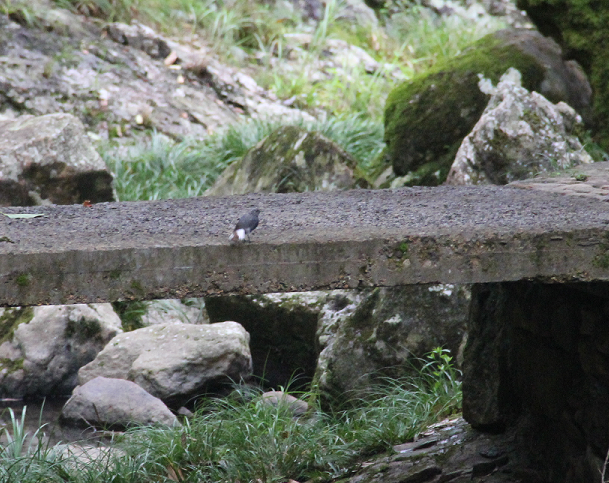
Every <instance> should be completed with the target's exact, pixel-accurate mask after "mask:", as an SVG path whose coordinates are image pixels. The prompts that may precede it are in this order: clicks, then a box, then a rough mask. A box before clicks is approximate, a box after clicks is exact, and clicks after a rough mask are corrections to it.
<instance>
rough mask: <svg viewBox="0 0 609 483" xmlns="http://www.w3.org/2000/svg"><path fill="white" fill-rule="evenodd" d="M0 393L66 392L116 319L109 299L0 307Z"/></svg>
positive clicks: (117, 326) (111, 334)
mask: <svg viewBox="0 0 609 483" xmlns="http://www.w3.org/2000/svg"><path fill="white" fill-rule="evenodd" d="M1 312H2V315H1V316H0V327H1V332H2V333H3V334H7V336H5V337H4V338H3V339H0V397H25V396H49V395H66V394H70V392H71V391H72V389H73V388H74V387H75V386H76V378H77V373H78V369H79V368H80V367H82V366H84V365H85V364H87V363H89V362H91V361H92V360H93V359H94V358H95V356H96V355H97V353H98V352H99V351H101V350H102V349H103V348H104V346H105V345H106V343H107V342H108V341H110V340H111V339H112V338H113V337H114V336H115V335H116V334H118V333H119V332H121V331H122V329H121V321H120V319H119V318H118V316H117V315H116V313H114V310H113V309H112V306H111V305H110V304H90V305H83V304H79V305H63V306H58V305H48V306H43V307H27V308H23V309H14V308H13V309H1Z"/></svg>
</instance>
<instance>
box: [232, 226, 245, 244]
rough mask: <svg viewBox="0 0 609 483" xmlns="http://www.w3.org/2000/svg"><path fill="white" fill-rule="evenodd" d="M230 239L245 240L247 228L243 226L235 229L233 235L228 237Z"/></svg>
mask: <svg viewBox="0 0 609 483" xmlns="http://www.w3.org/2000/svg"><path fill="white" fill-rule="evenodd" d="M228 239H229V240H230V241H237V240H239V241H241V240H245V230H244V229H243V228H239V229H238V230H235V231H234V232H233V234H232V235H231V236H229V237H228Z"/></svg>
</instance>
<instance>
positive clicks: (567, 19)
mask: <svg viewBox="0 0 609 483" xmlns="http://www.w3.org/2000/svg"><path fill="white" fill-rule="evenodd" d="M517 4H518V8H521V9H523V10H525V11H526V12H527V13H528V15H529V17H530V18H531V19H532V20H533V22H534V23H535V25H536V26H537V28H538V29H539V31H540V32H541V33H543V34H544V35H548V36H550V37H552V38H554V40H556V41H557V42H558V43H559V44H560V45H561V47H562V48H563V50H564V51H565V57H566V58H570V59H575V60H576V61H577V62H579V63H580V64H581V65H582V67H583V68H584V71H585V72H586V74H588V76H589V77H590V83H591V84H592V89H593V91H594V105H593V111H594V126H595V131H596V136H595V137H596V139H597V140H598V142H599V143H600V144H601V145H602V146H603V148H604V149H606V150H608V149H609V84H608V83H607V79H609V3H607V2H606V1H599V0H518V2H517ZM573 107H575V106H573Z"/></svg>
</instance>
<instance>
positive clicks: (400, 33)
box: [386, 4, 508, 73]
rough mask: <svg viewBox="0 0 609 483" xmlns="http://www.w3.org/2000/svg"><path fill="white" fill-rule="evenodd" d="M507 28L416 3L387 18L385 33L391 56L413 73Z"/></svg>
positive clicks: (498, 22)
mask: <svg viewBox="0 0 609 483" xmlns="http://www.w3.org/2000/svg"><path fill="white" fill-rule="evenodd" d="M507 26H508V25H507V24H506V22H505V21H503V20H501V19H498V18H496V17H485V18H480V19H476V20H473V19H470V18H465V17H462V16H459V15H448V16H445V15H439V14H438V13H436V12H434V11H433V10H431V9H429V8H427V7H424V6H421V5H417V4H415V5H411V6H404V8H403V10H402V11H401V12H399V13H396V14H395V15H393V16H392V17H391V18H389V19H388V20H387V26H386V31H387V35H388V37H389V38H390V39H391V43H392V44H393V48H392V50H393V52H394V55H395V56H396V57H398V58H399V59H401V61H403V62H404V63H405V64H406V66H408V67H410V68H411V70H412V73H416V72H419V71H422V70H425V69H426V68H428V67H430V66H431V65H433V64H435V63H436V62H438V61H440V60H445V59H448V58H451V57H454V56H456V55H458V54H460V53H461V52H462V51H463V50H464V49H465V48H466V47H468V46H469V45H471V44H473V43H474V42H475V41H476V40H479V39H480V38H482V37H484V36H485V35H487V34H490V33H492V32H495V31H496V30H499V29H502V28H505V27H507Z"/></svg>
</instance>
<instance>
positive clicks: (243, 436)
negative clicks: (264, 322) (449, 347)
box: [0, 348, 460, 483]
mask: <svg viewBox="0 0 609 483" xmlns="http://www.w3.org/2000/svg"><path fill="white" fill-rule="evenodd" d="M286 392H289V390H286ZM260 395H261V391H260V390H257V389H253V388H251V387H248V386H237V388H236V390H235V391H234V392H233V394H232V395H230V396H229V397H227V398H224V399H212V400H208V401H207V403H205V404H203V405H202V406H201V407H199V409H198V410H197V412H196V414H195V416H194V417H193V418H192V419H190V420H185V421H184V422H183V424H182V425H181V426H178V427H173V428H159V427H154V428H153V427H147V428H139V429H132V430H130V431H129V432H128V433H126V435H125V436H124V437H122V438H120V439H119V440H117V441H116V442H115V444H114V450H110V451H102V452H97V453H89V454H88V455H87V459H85V460H83V459H82V456H81V457H80V458H79V457H77V456H75V455H73V454H70V453H67V452H66V451H64V450H62V447H61V445H59V446H56V447H53V448H48V447H46V446H44V445H43V444H41V443H40V441H42V438H39V437H38V436H39V432H40V429H39V430H38V431H37V432H36V434H34V435H33V436H32V437H31V438H28V435H27V434H26V433H25V431H24V429H23V428H24V416H23V415H22V418H21V420H19V419H18V418H16V417H15V416H14V414H13V413H11V420H12V431H9V430H6V431H7V434H8V435H10V437H9V445H8V446H7V447H5V448H4V449H3V451H2V452H1V453H0V479H1V481H7V482H8V481H10V482H17V481H19V482H20V483H30V482H32V483H33V482H38V481H45V482H59V481H61V482H69V483H72V482H73V483H97V482H100V481H113V482H131V483H144V482H146V483H148V482H150V481H184V482H214V483H223V482H226V483H228V482H231V483H232V482H235V481H243V482H246V481H261V482H263V483H271V482H277V483H279V482H284V481H287V480H288V479H290V478H292V479H295V480H297V481H305V480H308V479H313V478H315V479H316V481H319V482H322V481H329V480H330V479H335V478H339V477H341V476H346V475H348V474H349V473H350V472H352V471H353V469H354V468H356V467H357V462H358V461H359V459H360V458H362V456H363V455H369V454H372V453H375V452H379V451H386V450H388V449H390V447H391V446H392V445H393V444H396V443H400V442H404V441H406V440H408V439H410V438H412V437H414V436H416V434H418V433H419V432H420V431H421V430H422V429H424V428H425V427H426V426H427V425H429V424H430V423H433V422H435V421H437V420H438V419H439V418H442V417H444V416H447V415H450V414H452V413H455V412H457V411H458V410H459V404H460V384H459V381H458V371H457V370H456V369H455V368H454V367H453V365H452V359H451V357H450V355H449V354H448V352H447V351H445V350H443V349H440V348H438V349H435V350H434V351H433V352H432V353H431V354H430V356H429V357H428V358H427V359H426V360H425V361H423V362H422V368H421V369H420V372H419V375H418V376H416V377H414V378H411V379H408V380H399V381H395V380H394V381H389V380H387V381H384V384H383V386H378V387H375V388H372V389H371V390H370V392H369V393H368V394H367V397H366V398H365V399H357V400H354V401H352V403H351V407H350V408H348V409H345V410H344V411H341V412H338V413H335V414H327V413H324V412H322V411H321V410H320V409H319V408H318V407H317V405H316V400H317V395H316V394H315V393H292V395H294V396H296V397H300V399H302V400H306V401H307V402H308V403H309V408H310V410H309V412H308V413H307V414H306V415H305V416H302V417H300V418H298V419H297V418H294V416H293V413H292V411H291V408H290V406H289V405H288V403H287V402H284V403H282V402H280V403H279V404H278V405H276V406H274V405H270V404H266V403H264V402H263V401H262V399H261V397H260ZM24 412H25V411H24ZM41 428H42V425H41Z"/></svg>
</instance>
